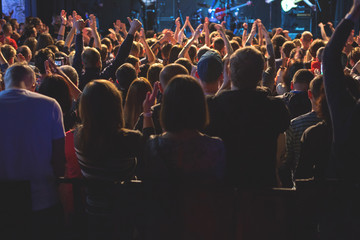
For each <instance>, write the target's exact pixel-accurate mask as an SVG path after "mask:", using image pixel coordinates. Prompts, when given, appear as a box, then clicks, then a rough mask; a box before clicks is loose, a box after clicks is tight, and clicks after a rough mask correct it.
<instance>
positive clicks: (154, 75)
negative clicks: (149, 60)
mask: <svg viewBox="0 0 360 240" xmlns="http://www.w3.org/2000/svg"><path fill="white" fill-rule="evenodd" d="M163 68H164V65H162V64H161V63H154V64H152V65H151V66H150V68H149V70H148V72H147V79H148V80H149V82H150V84H151V86H154V83H155V82H157V81H159V79H160V72H161V70H162V69H163Z"/></svg>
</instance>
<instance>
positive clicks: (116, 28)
mask: <svg viewBox="0 0 360 240" xmlns="http://www.w3.org/2000/svg"><path fill="white" fill-rule="evenodd" d="M113 25H114V29H115V32H117V33H118V32H120V29H121V21H120V20H119V19H118V20H116V22H114V23H113Z"/></svg>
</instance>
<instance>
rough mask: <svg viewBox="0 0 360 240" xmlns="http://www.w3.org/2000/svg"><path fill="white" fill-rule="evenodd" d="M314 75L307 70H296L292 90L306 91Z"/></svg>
mask: <svg viewBox="0 0 360 240" xmlns="http://www.w3.org/2000/svg"><path fill="white" fill-rule="evenodd" d="M313 78H314V74H313V73H312V72H311V71H309V70H307V69H300V70H298V71H297V72H296V73H295V75H294V78H293V80H292V86H293V89H294V90H296V91H307V90H308V89H309V85H310V82H311V80H312V79H313Z"/></svg>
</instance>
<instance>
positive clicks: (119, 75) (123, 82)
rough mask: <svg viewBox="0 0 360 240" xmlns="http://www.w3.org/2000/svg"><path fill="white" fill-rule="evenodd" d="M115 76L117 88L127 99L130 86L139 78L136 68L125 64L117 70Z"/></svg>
mask: <svg viewBox="0 0 360 240" xmlns="http://www.w3.org/2000/svg"><path fill="white" fill-rule="evenodd" d="M115 76H116V81H117V86H118V88H119V90H120V91H121V92H122V93H123V97H124V98H125V97H126V94H127V92H128V89H129V87H130V84H131V83H132V82H133V81H134V80H135V79H136V78H137V74H136V70H135V67H134V66H133V65H131V64H130V63H124V64H123V65H121V66H120V67H119V68H118V69H117V70H116V73H115Z"/></svg>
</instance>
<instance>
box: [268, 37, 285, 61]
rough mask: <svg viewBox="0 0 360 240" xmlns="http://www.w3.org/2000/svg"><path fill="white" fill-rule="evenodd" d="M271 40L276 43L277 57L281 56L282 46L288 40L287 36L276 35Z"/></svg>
mask: <svg viewBox="0 0 360 240" xmlns="http://www.w3.org/2000/svg"><path fill="white" fill-rule="evenodd" d="M271 42H272V44H273V45H274V52H275V58H276V59H278V58H281V52H280V48H281V47H282V45H283V44H284V43H285V42H286V38H285V37H284V36H283V35H276V36H275V37H273V38H272V39H271Z"/></svg>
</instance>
